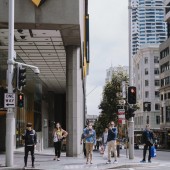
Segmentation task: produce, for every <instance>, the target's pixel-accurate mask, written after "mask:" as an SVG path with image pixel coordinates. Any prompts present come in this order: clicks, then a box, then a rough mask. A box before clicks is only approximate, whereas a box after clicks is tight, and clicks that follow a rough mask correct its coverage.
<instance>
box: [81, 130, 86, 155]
mask: <svg viewBox="0 0 170 170" xmlns="http://www.w3.org/2000/svg"><path fill="white" fill-rule="evenodd" d="M85 140H86V139H85V136H84V133H82V135H81V141H80V144H81V145H82V144H83V153H84V157H85V158H86V143H85Z"/></svg>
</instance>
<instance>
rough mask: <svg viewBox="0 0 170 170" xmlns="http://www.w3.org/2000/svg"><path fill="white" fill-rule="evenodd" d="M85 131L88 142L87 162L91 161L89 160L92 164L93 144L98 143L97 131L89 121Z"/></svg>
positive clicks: (86, 141)
mask: <svg viewBox="0 0 170 170" xmlns="http://www.w3.org/2000/svg"><path fill="white" fill-rule="evenodd" d="M83 133H84V136H85V143H86V157H87V161H86V164H88V163H89V160H90V164H92V154H93V145H94V144H96V131H95V130H94V129H93V126H92V124H91V123H89V124H88V127H86V128H85V129H84V130H83Z"/></svg>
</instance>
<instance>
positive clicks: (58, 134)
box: [53, 123, 68, 161]
mask: <svg viewBox="0 0 170 170" xmlns="http://www.w3.org/2000/svg"><path fill="white" fill-rule="evenodd" d="M67 135H68V132H66V131H65V130H63V129H62V127H61V124H60V123H56V127H55V128H54V130H53V142H54V149H55V157H54V159H53V160H56V159H57V161H60V155H61V144H62V140H63V139H64V138H66V137H67Z"/></svg>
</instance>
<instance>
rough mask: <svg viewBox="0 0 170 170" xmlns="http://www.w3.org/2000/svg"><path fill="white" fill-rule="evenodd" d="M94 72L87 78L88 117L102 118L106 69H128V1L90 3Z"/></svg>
mask: <svg viewBox="0 0 170 170" xmlns="http://www.w3.org/2000/svg"><path fill="white" fill-rule="evenodd" d="M89 15H90V71H89V75H88V77H87V94H88V93H89V92H90V91H91V90H92V89H94V88H95V87H97V88H96V89H95V90H94V91H93V92H91V94H89V95H88V96H87V112H88V114H99V112H100V111H99V109H98V105H99V104H100V101H101V98H102V91H103V86H104V84H105V78H106V69H108V68H109V67H110V66H111V65H112V66H118V65H128V1H127V0H121V1H120V0H119V1H117V0H89Z"/></svg>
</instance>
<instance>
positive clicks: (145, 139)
mask: <svg viewBox="0 0 170 170" xmlns="http://www.w3.org/2000/svg"><path fill="white" fill-rule="evenodd" d="M142 143H143V144H144V148H143V159H142V161H140V162H142V163H145V162H146V152H147V149H148V148H149V155H148V162H149V163H151V146H152V145H153V133H152V131H151V130H150V126H149V124H147V125H146V129H145V130H144V131H143V134H142Z"/></svg>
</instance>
